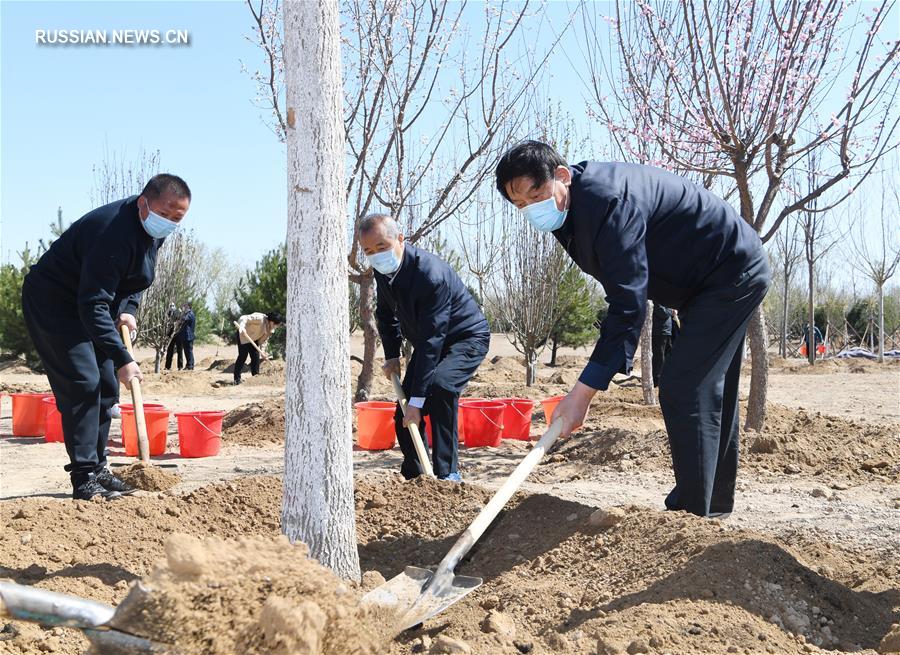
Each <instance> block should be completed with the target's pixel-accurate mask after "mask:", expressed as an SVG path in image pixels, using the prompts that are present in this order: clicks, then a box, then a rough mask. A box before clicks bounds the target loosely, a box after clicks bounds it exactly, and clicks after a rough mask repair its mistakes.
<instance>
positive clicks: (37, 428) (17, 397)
mask: <svg viewBox="0 0 900 655" xmlns="http://www.w3.org/2000/svg"><path fill="white" fill-rule="evenodd" d="M11 395H12V429H13V436H14V437H43V436H44V420H45V413H46V412H45V411H44V410H45V405H44V398H53V394H52V393H14V394H11Z"/></svg>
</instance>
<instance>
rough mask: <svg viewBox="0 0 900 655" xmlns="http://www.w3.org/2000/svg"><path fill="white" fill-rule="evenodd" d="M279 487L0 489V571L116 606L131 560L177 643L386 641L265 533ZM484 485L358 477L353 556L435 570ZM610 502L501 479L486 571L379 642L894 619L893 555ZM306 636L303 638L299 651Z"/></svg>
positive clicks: (795, 637) (387, 567)
mask: <svg viewBox="0 0 900 655" xmlns="http://www.w3.org/2000/svg"><path fill="white" fill-rule="evenodd" d="M280 492H281V481H280V480H279V479H278V478H274V477H254V478H243V479H241V480H239V481H237V482H236V483H230V484H227V485H212V486H209V487H206V488H203V489H200V490H198V491H196V492H194V493H191V494H187V495H185V496H173V495H169V494H155V495H144V496H140V497H131V498H126V499H122V500H119V501H116V502H51V501H45V500H20V501H8V502H5V503H3V505H2V506H0V508H2V509H0V519H2V521H3V525H4V529H3V537H2V539H0V561H2V562H4V564H3V567H2V568H0V576H2V577H8V578H12V579H13V580H15V581H17V582H21V583H26V584H37V585H38V586H41V587H43V588H47V589H53V590H56V591H64V592H68V593H76V594H79V595H83V596H87V597H90V598H94V599H96V600H100V601H103V602H112V603H116V602H120V601H121V600H122V599H123V598H124V596H125V595H126V592H127V590H128V584H129V582H132V581H133V580H135V579H137V578H138V577H142V578H143V580H144V582H143V584H144V585H145V586H147V587H149V588H150V589H153V590H154V591H156V590H158V591H159V594H157V595H155V596H154V595H152V594H151V596H150V597H149V599H150V600H146V601H145V603H144V604H142V605H141V607H143V608H145V610H146V612H145V615H146V617H147V621H149V623H146V622H145V623H143V624H141V623H140V622H139V623H138V624H137V625H143V626H144V628H145V629H141V630H140V632H141V633H143V634H152V635H154V636H155V637H156V638H158V639H162V640H163V641H167V642H170V643H176V644H180V645H181V644H183V645H185V647H186V648H187V652H199V653H226V652H251V653H263V652H275V653H288V652H310V653H316V652H323V653H337V652H384V651H383V650H381V651H379V650H377V646H373V644H375V643H376V642H377V635H374V633H373V631H371V630H369V629H368V628H367V627H366V626H367V625H368V624H367V623H366V619H365V618H364V617H363V618H360V617H359V615H358V614H357V613H356V612H357V610H356V609H355V607H356V605H355V602H356V598H357V597H358V595H359V593H360V591H359V590H357V589H355V588H354V587H353V586H352V585H347V586H346V587H344V586H342V585H341V584H340V583H339V582H337V581H336V580H335V579H334V578H333V576H332V574H331V573H330V572H328V571H326V570H325V569H322V568H321V567H318V566H317V565H315V564H313V563H311V562H310V561H309V560H307V559H306V558H305V551H304V549H303V548H302V547H292V546H289V545H287V544H286V543H285V542H284V541H281V538H280V537H279V536H278V532H279V528H278V516H279V512H280V502H281V498H280V496H281V493H280ZM489 497H490V493H489V492H488V491H487V490H485V489H482V488H479V487H477V486H473V485H466V484H463V485H454V484H450V483H441V482H437V481H434V480H426V479H418V480H414V481H410V482H406V481H403V480H402V479H401V478H400V477H399V476H397V475H392V474H370V475H366V476H363V477H358V479H357V484H356V507H357V529H358V539H359V545H360V557H361V561H362V565H363V569H364V570H374V571H377V572H378V573H380V574H381V575H382V576H384V577H385V578H389V577H391V576H393V575H396V574H397V573H399V572H400V571H401V570H402V569H403V567H404V566H405V565H408V564H414V565H419V566H428V567H433V566H434V565H435V564H436V563H437V562H438V561H439V560H440V559H441V557H442V556H443V555H444V554H445V553H446V551H447V550H448V548H449V547H450V545H452V543H453V541H454V540H455V538H456V537H457V535H458V533H459V532H460V531H461V530H462V529H463V528H464V527H465V526H466V525H467V524H468V523H469V522H470V521H471V520H472V519H473V518H474V516H475V514H476V513H477V512H478V511H479V510H480V508H481V507H482V506H483V504H484V502H485V501H486V500H487V499H488V498H489ZM616 510H617V511H611V509H610V511H607V510H599V512H598V510H597V509H596V508H594V507H590V506H586V505H583V504H580V503H576V502H571V501H565V500H561V499H559V498H557V497H555V496H551V495H547V494H524V493H520V494H517V495H516V496H515V497H514V499H513V500H512V501H511V503H510V505H509V506H508V507H507V509H506V510H504V512H503V513H502V514H501V517H500V518H499V519H498V521H497V522H496V523H495V525H494V526H492V527H491V529H490V530H489V531H488V533H487V534H486V535H485V536H484V537H483V538H482V540H481V542H480V543H479V544H477V545H476V547H475V548H474V549H473V551H472V553H471V554H470V556H469V557H468V558H467V559H466V560H465V561H464V562H463V563H462V564H461V565H460V567H458V572H459V573H462V574H468V575H478V576H481V577H483V578H484V585H483V586H482V587H480V588H479V589H478V590H476V592H474V593H473V594H471V595H470V596H468V597H467V598H466V599H464V600H463V601H462V602H460V603H458V604H456V605H454V606H452V607H451V608H449V609H448V610H447V611H446V612H444V613H443V614H441V615H440V616H439V617H436V618H435V619H433V620H431V621H429V622H427V623H426V625H425V626H424V628H423V629H422V630H420V631H414V632H408V633H404V634H403V635H400V636H399V637H398V639H397V640H395V641H394V642H393V643H392V645H391V646H390V649H389V652H391V653H397V654H399V653H411V652H423V651H427V652H434V653H437V652H474V653H516V652H533V653H560V652H563V653H566V652H570V653H596V652H603V653H625V652H629V653H635V652H648V653H663V652H673V653H724V652H742V653H762V652H772V653H804V652H819V650H820V648H821V649H824V650H829V651H834V650H843V651H850V650H860V649H866V650H868V651H869V652H873V651H874V650H876V649H877V648H878V647H879V645H880V644H881V642H882V640H883V639H885V638H886V637H887V635H888V633H889V632H890V631H891V626H892V624H893V623H896V622H897V621H898V620H900V589H898V588H897V581H898V579H900V565H898V562H897V560H896V558H893V557H892V558H878V557H874V556H872V555H870V554H866V553H861V552H853V551H850V550H846V549H843V548H841V547H838V546H834V545H831V544H827V543H818V542H808V541H804V540H802V539H797V540H794V541H793V542H791V543H786V542H783V541H780V540H777V539H773V538H772V537H771V536H768V535H765V534H762V533H758V532H754V531H750V530H742V529H735V528H733V527H731V526H729V524H728V523H727V522H719V521H710V520H703V519H698V518H696V517H692V516H690V515H685V514H683V513H672V512H658V511H653V510H650V509H646V508H641V507H635V506H629V505H625V506H622V507H620V508H616ZM173 533H182V534H187V535H193V537H195V538H190V537H176V538H174V539H172V538H171V535H172V534H173ZM210 536H212V537H218V538H219V539H212V540H210ZM201 537H202V538H203V539H205V540H206V541H201V540H200V538H201ZM223 538H224V539H227V540H229V541H228V542H227V543H226V542H224V541H222V540H221V539H223ZM242 538H243V539H242ZM234 540H237V543H236V544H235V543H233V541H234ZM162 558H165V563H163V564H161V565H157V566H154V564H155V563H156V562H158V561H159V560H161V559H162ZM826 564H827V569H825V568H824V566H825V565H826ZM824 570H827V574H823V573H822V571H824ZM373 577H374V579H373ZM367 578H368V579H369V580H370V582H371V583H372V584H374V583H377V582H378V580H380V578H379V577H377V576H375V575H374V574H368V575H367ZM307 603H308V604H307ZM313 607H315V608H316V609H313ZM323 616H324V619H323ZM342 621H346V623H342ZM351 624H352V627H348V626H350V625H351ZM8 625H11V626H12V627H11V628H7V629H6V632H5V634H6V635H12V634H15V633H17V632H18V634H16V636H13V637H12V638H10V639H8V640H7V641H5V642H2V647H3V648H4V649H5V650H4V652H9V653H28V654H29V655H30V654H33V653H39V652H54V653H78V652H80V650H79V649H81V648H83V647H84V641H83V638H81V637H80V635H78V633H77V632H75V631H71V630H68V629H53V630H42V629H40V628H37V627H34V626H30V625H26V624H22V623H19V622H11V623H10V624H8ZM273 626H276V627H275V628H274V629H273ZM291 626H293V628H291ZM298 626H299V628H298ZM332 626H333V628H332ZM267 628H268V629H267ZM332 634H340V635H341V637H340V639H342V640H344V641H342V642H340V644H337V643H336V642H332V641H331V639H332V637H331V636H329V635H332ZM316 639H318V640H319V641H318V643H319V645H320V649H319V650H315V649H311V648H307V649H304V646H303V644H306V645H309V644H310V643H312V642H315V641H316ZM348 640H349V641H350V642H351V643H350V645H348ZM373 640H374V641H373ZM330 644H334V646H331V645H330ZM368 647H372V648H375V650H371V651H367V650H366V648H368ZM291 648H294V650H291ZM330 648H338V649H337V650H332V649H330ZM340 648H344V650H340ZM453 648H458V649H461V650H455V651H454V650H452V649H453ZM466 648H468V649H470V650H469V651H466V650H465V649H466ZM229 649H230V650H229ZM279 649H280V650H279Z"/></svg>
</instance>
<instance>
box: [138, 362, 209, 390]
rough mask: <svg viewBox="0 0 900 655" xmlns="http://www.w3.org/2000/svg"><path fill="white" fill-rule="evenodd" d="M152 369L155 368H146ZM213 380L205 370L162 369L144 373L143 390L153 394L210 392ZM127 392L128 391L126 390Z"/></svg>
mask: <svg viewBox="0 0 900 655" xmlns="http://www.w3.org/2000/svg"><path fill="white" fill-rule="evenodd" d="M145 370H149V371H152V370H153V368H152V367H151V368H150V369H145ZM211 384H212V380H211V378H210V377H209V374H207V373H205V372H204V371H199V370H196V369H195V370H193V371H160V372H159V373H152V372H150V373H147V372H145V373H144V381H143V382H141V390H142V391H143V392H144V394H145V395H152V394H196V395H202V394H208V393H209V390H210V386H211ZM125 393H127V392H125Z"/></svg>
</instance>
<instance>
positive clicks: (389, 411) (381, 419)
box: [354, 400, 397, 450]
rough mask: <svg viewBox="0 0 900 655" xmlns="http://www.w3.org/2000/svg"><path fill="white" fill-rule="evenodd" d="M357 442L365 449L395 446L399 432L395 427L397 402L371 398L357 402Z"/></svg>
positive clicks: (384, 448) (387, 448) (382, 448)
mask: <svg viewBox="0 0 900 655" xmlns="http://www.w3.org/2000/svg"><path fill="white" fill-rule="evenodd" d="M354 407H356V428H357V431H358V433H359V434H358V437H357V442H358V443H359V447H360V448H363V449H365V450H389V449H391V448H393V447H394V442H395V441H396V440H397V432H396V430H395V429H394V412H396V411H397V405H396V403H386V402H381V401H377V400H370V401H367V402H363V403H356V404H355V405H354Z"/></svg>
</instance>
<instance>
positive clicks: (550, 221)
mask: <svg viewBox="0 0 900 655" xmlns="http://www.w3.org/2000/svg"><path fill="white" fill-rule="evenodd" d="M556 182H557V180H556V178H554V179H553V184H552V185H551V186H550V197H549V198H547V199H546V200H539V201H538V202H533V203H531V204H530V205H525V206H524V207H522V209H520V210H519V211H521V212H522V214H523V215H524V216H525V219H526V220H527V221H528V222H529V223H531V224H532V225H533V226H534V228H535V229H537V230H540V231H541V232H553V230H558V229H559V228H561V227H562V224H563V223H565V222H566V214H567V213H568V211H569V210H567V209H559V208H558V207H557V206H556V196H555V195H554V194H553V190H554V188H555V186H556Z"/></svg>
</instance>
